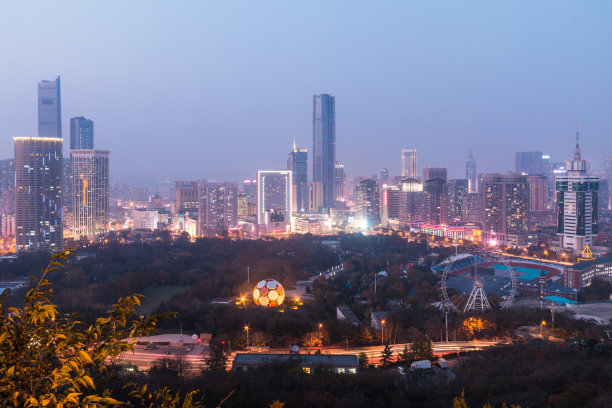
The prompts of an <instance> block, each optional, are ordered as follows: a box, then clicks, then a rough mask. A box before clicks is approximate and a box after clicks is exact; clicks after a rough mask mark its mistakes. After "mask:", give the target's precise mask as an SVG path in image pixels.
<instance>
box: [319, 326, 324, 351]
mask: <svg viewBox="0 0 612 408" xmlns="http://www.w3.org/2000/svg"><path fill="white" fill-rule="evenodd" d="M322 327H323V323H319V346H321V345H323V343H321V328H322Z"/></svg>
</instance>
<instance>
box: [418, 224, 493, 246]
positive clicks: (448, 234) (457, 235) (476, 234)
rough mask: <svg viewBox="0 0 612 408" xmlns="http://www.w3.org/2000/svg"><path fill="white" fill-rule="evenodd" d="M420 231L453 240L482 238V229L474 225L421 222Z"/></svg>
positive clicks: (478, 239)
mask: <svg viewBox="0 0 612 408" xmlns="http://www.w3.org/2000/svg"><path fill="white" fill-rule="evenodd" d="M420 231H421V233H422V234H427V235H434V236H436V237H445V238H448V239H452V240H455V241H457V240H460V239H467V240H470V241H475V242H480V241H481V239H482V231H481V230H480V229H479V228H477V227H475V226H455V225H434V224H421V227H420Z"/></svg>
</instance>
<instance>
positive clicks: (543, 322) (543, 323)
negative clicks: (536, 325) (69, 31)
mask: <svg viewBox="0 0 612 408" xmlns="http://www.w3.org/2000/svg"><path fill="white" fill-rule="evenodd" d="M542 326H546V322H545V321H544V320H542V323H540V336H541V335H542Z"/></svg>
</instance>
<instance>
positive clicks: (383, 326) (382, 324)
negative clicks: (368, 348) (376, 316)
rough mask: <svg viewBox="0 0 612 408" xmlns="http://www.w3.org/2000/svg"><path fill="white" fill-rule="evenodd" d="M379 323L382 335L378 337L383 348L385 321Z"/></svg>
mask: <svg viewBox="0 0 612 408" xmlns="http://www.w3.org/2000/svg"><path fill="white" fill-rule="evenodd" d="M380 323H381V327H382V333H381V336H380V345H381V346H384V345H385V323H386V322H385V319H382V320H381V321H380Z"/></svg>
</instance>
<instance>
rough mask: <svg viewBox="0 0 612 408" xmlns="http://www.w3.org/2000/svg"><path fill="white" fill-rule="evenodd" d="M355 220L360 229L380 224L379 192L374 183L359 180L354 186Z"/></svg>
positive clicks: (368, 180) (369, 180)
mask: <svg viewBox="0 0 612 408" xmlns="http://www.w3.org/2000/svg"><path fill="white" fill-rule="evenodd" d="M355 220H356V222H357V225H358V226H359V227H360V228H362V229H369V228H372V227H375V226H377V225H378V224H380V211H379V191H378V184H377V183H376V181H374V180H371V179H366V180H361V181H360V182H359V183H358V184H357V186H355Z"/></svg>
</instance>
